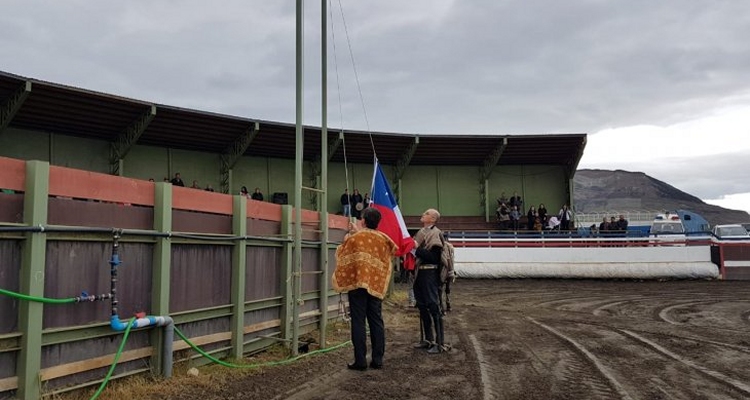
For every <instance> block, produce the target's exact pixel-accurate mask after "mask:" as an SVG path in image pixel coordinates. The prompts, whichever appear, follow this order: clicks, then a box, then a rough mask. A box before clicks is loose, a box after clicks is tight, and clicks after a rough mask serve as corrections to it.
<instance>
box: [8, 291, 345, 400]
mask: <svg viewBox="0 0 750 400" xmlns="http://www.w3.org/2000/svg"><path fill="white" fill-rule="evenodd" d="M0 294H3V295H6V296H10V297H15V298H17V299H21V300H26V301H33V302H37V303H47V304H66V303H75V301H76V299H75V298H69V299H50V298H46V297H36V296H29V295H25V294H21V293H16V292H12V291H10V290H5V289H0ZM134 320H135V317H134V318H131V319H130V320H129V321H128V327H127V328H126V329H125V334H124V335H123V337H122V342H121V343H120V347H119V348H118V349H117V354H115V359H114V361H113V362H112V365H111V366H110V367H109V371H108V372H107V376H105V377H104V381H102V383H101V385H99V389H97V391H96V393H94V395H93V396H92V397H91V399H90V400H96V398H98V397H99V395H101V393H102V391H103V390H104V388H105V387H106V386H107V383H109V379H110V378H111V377H112V373H113V372H114V370H115V367H116V366H117V361H119V359H120V356H121V355H122V351H123V349H124V348H125V342H127V340H128V336H129V335H130V329H131V328H132V327H133V321H134ZM174 331H175V333H176V334H177V336H179V337H180V338H182V340H184V341H185V343H187V344H188V345H189V346H190V347H192V348H193V350H195V351H197V352H198V353H200V354H201V355H202V356H203V357H206V358H207V359H209V360H211V361H213V362H214V363H216V364H219V365H223V366H225V367H229V368H260V367H270V366H276V365H285V364H289V363H291V362H294V361H297V360H299V359H301V358H303V357H307V356H311V355H314V354H323V353H327V352H329V351H333V350H337V349H340V348H342V347H344V346H347V345H349V344H351V343H352V342H351V340H349V341H346V342H344V343H341V344H338V345H336V346H333V347H329V348H327V349H320V350H316V351H312V352H309V353H306V354H301V355H299V356H297V357H294V358H288V359H286V360H281V361H269V362H265V363H260V364H232V363H228V362H226V361H222V360H219V359H218V358H216V357H214V356H212V355H210V354H208V353H206V352H205V351H203V349H201V348H200V347H198V346H196V345H195V344H194V343H193V342H191V341H190V339H188V338H187V337H186V336H185V335H184V334H183V333H182V331H180V330H179V329H177V327H175V328H174Z"/></svg>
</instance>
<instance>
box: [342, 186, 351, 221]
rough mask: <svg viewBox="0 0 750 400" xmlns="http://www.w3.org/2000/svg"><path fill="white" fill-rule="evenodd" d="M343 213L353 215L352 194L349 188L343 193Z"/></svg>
mask: <svg viewBox="0 0 750 400" xmlns="http://www.w3.org/2000/svg"><path fill="white" fill-rule="evenodd" d="M341 213H342V214H343V215H344V216H345V217H351V216H352V196H350V195H349V189H344V193H343V194H342V195H341Z"/></svg>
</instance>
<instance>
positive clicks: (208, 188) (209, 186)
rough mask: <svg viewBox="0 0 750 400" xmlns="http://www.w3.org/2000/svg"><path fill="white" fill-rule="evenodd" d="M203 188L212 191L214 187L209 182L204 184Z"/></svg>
mask: <svg viewBox="0 0 750 400" xmlns="http://www.w3.org/2000/svg"><path fill="white" fill-rule="evenodd" d="M204 190H205V191H207V192H213V191H214V187H213V186H211V184H210V183H209V184H208V185H206V188H205V189H204Z"/></svg>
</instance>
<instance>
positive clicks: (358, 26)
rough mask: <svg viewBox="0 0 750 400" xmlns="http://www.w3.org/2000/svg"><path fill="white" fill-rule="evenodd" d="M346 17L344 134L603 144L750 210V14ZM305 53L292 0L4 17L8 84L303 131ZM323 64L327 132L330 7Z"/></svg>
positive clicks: (399, 12)
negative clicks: (299, 114) (301, 64)
mask: <svg viewBox="0 0 750 400" xmlns="http://www.w3.org/2000/svg"><path fill="white" fill-rule="evenodd" d="M329 4H331V7H330V9H329V12H330V13H331V14H332V17H331V16H329V38H331V39H329V71H330V72H329V125H330V126H334V127H341V126H343V127H344V128H345V129H356V130H366V129H368V128H369V129H371V130H373V131H381V132H405V133H418V134H433V133H442V134H460V133H489V134H535V133H588V134H589V137H588V145H587V147H586V152H585V154H584V156H583V159H582V160H581V163H580V165H579V166H580V168H601V169H624V170H628V171H642V172H645V173H647V174H649V175H651V176H653V177H654V178H657V179H660V180H663V181H665V182H667V183H669V184H671V185H673V186H675V187H677V188H679V189H681V190H684V191H686V192H688V193H690V194H693V195H695V196H698V197H700V198H702V199H704V200H707V201H710V202H712V203H714V204H719V205H722V206H725V207H730V208H735V209H743V210H747V211H750V179H747V175H748V174H750V1H746V0H705V1H704V0H661V1H642V0H628V1H608V0H565V1H560V0H536V1H520V0H487V1H484V0H470V1H468V0H464V1H448V0H409V1H404V0H378V1H364V0H360V1H347V0H341V1H339V0H334V1H333V2H331V3H329ZM339 5H343V14H344V16H345V22H346V28H347V29H346V31H348V37H349V39H350V41H348V42H347V34H346V31H345V29H344V22H343V20H342V17H341V15H342V13H341V8H340V7H339ZM332 36H335V40H333V38H332ZM334 43H335V52H334V49H333V44H334ZM294 46H295V2H294V1H292V0H273V1H269V0H236V1H214V2H208V1H204V0H201V1H197V0H195V1H188V0H185V1H153V0H152V1H143V0H131V1H123V2H114V1H93V0H89V1H81V0H78V1H76V0H67V1H42V0H3V1H2V11H1V12H0V70H3V71H6V72H11V73H15V74H18V75H22V76H27V77H31V78H35V79H41V80H48V81H52V82H55V83H61V84H66V85H72V86H77V87H82V88H85V89H90V90H95V91H101V92H106V93H111V94H116V95H121V96H126V97H131V98H135V99H139V100H145V101H152V102H157V103H164V104H169V105H174V106H180V107H186V108H194V109H199V110H206V111H213V112H218V113H224V114H232V115H238V116H243V117H248V118H258V119H264V120H274V121H284V122H294V118H295V97H294V96H295V95H294V94H295V86H294V85H295V47H294ZM349 48H351V50H352V54H353V59H354V60H355V63H354V64H355V65H356V69H357V76H358V77H359V87H360V88H361V93H362V100H363V101H361V99H360V97H359V89H358V85H357V79H356V78H355V75H354V74H353V72H352V71H353V70H354V69H353V67H352V66H353V64H352V61H351V60H352V57H351V56H350V53H349ZM334 55H335V57H334ZM305 57H306V58H305V71H306V72H305V99H306V100H305V123H306V124H316V125H317V124H320V120H321V118H320V113H321V112H320V105H319V102H320V64H321V62H320V1H317V0H316V1H306V4H305ZM336 67H337V68H336ZM336 70H338V73H337V72H336ZM337 88H340V91H339V90H338V89H337ZM339 96H340V98H341V102H339ZM362 103H364V107H363V105H362ZM339 109H340V110H341V112H339ZM363 110H364V111H363ZM365 115H366V118H365ZM367 121H369V124H368V123H367Z"/></svg>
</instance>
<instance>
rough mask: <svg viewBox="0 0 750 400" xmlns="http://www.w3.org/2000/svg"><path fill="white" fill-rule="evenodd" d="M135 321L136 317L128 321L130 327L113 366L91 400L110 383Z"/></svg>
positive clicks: (94, 399) (126, 330)
mask: <svg viewBox="0 0 750 400" xmlns="http://www.w3.org/2000/svg"><path fill="white" fill-rule="evenodd" d="M133 321H135V317H133V318H130V320H129V321H128V327H127V328H125V334H124V335H123V336H122V342H120V347H119V348H118V349H117V354H115V360H114V361H113V362H112V366H110V367H109V371H107V376H105V377H104V380H103V381H102V384H101V385H99V389H97V390H96V393H94V395H93V396H91V399H90V400H96V398H97V397H99V395H100V394H102V390H104V388H105V387H106V386H107V383H109V378H111V377H112V372H114V371H115V367H116V366H117V361H118V360H120V356H121V355H122V350H123V349H124V348H125V342H127V340H128V335H130V328H132V327H133Z"/></svg>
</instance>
